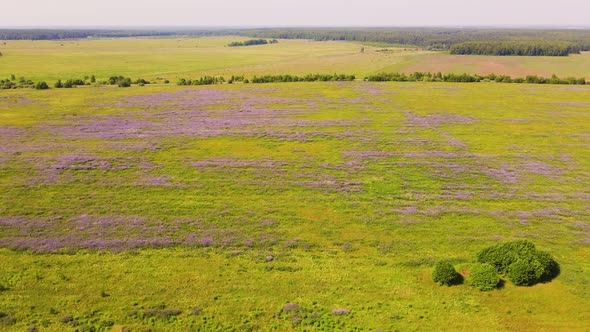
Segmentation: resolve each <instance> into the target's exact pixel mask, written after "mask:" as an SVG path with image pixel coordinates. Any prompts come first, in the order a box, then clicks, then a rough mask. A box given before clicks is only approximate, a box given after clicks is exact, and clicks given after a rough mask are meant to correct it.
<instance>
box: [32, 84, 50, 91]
mask: <svg viewBox="0 0 590 332" xmlns="http://www.w3.org/2000/svg"><path fill="white" fill-rule="evenodd" d="M35 89H37V90H47V89H49V85H47V82H39V83H37V84H36V85H35Z"/></svg>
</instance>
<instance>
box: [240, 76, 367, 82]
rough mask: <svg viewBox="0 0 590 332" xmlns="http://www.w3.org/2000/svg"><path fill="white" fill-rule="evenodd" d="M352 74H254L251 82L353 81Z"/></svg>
mask: <svg viewBox="0 0 590 332" xmlns="http://www.w3.org/2000/svg"><path fill="white" fill-rule="evenodd" d="M355 79H356V77H355V76H354V75H346V74H307V75H305V76H297V75H288V74H287V75H265V76H260V77H257V76H254V77H253V78H252V80H251V82H252V83H276V82H317V81H320V82H328V81H354V80H355Z"/></svg>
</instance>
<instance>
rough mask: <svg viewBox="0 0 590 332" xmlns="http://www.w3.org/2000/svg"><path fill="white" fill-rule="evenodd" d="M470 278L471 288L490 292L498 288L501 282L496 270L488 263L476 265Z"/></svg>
mask: <svg viewBox="0 0 590 332" xmlns="http://www.w3.org/2000/svg"><path fill="white" fill-rule="evenodd" d="M469 276H470V282H469V283H470V284H471V286H473V287H475V288H477V289H479V290H481V291H490V290H492V289H494V288H496V286H498V283H499V282H500V277H498V272H496V269H495V268H494V267H493V266H491V265H490V264H487V263H477V264H475V265H474V266H473V267H472V268H471V271H470V274H469Z"/></svg>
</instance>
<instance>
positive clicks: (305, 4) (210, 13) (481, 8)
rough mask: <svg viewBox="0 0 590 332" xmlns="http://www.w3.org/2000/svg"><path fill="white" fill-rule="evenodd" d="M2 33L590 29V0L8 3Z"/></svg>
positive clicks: (0, 16)
mask: <svg viewBox="0 0 590 332" xmlns="http://www.w3.org/2000/svg"><path fill="white" fill-rule="evenodd" d="M2 2H3V3H2V4H1V6H0V26H2V27H7V26H442V25H444V26H449V25H450V26H469V25H479V26H482V25H518V26H524V25H561V26H590V0H551V1H547V0H413V1H412V0H207V1H204V0H2Z"/></svg>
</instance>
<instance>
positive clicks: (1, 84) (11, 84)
mask: <svg viewBox="0 0 590 332" xmlns="http://www.w3.org/2000/svg"><path fill="white" fill-rule="evenodd" d="M34 87H35V82H33V81H31V80H28V79H26V78H24V77H20V78H19V79H17V78H16V77H15V75H14V74H13V75H10V78H7V79H2V80H0V89H2V90H7V89H25V88H34Z"/></svg>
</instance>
